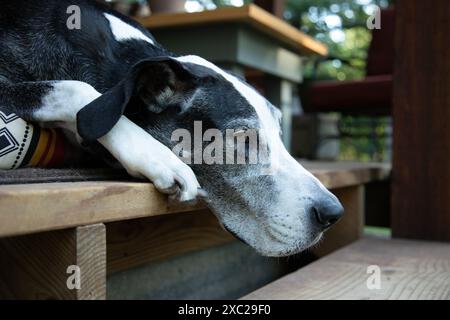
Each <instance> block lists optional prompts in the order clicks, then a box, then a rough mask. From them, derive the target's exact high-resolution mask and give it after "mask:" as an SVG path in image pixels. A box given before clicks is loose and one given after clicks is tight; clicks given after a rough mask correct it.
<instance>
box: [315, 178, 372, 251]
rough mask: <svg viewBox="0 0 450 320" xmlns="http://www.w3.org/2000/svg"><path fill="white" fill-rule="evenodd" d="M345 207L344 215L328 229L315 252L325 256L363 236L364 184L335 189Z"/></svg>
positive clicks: (334, 191)
mask: <svg viewBox="0 0 450 320" xmlns="http://www.w3.org/2000/svg"><path fill="white" fill-rule="evenodd" d="M333 193H334V194H335V195H336V196H337V197H338V198H339V200H340V201H341V203H342V205H343V206H344V208H345V214H344V217H343V218H342V219H341V220H340V221H339V222H338V223H337V224H336V225H335V226H333V228H331V229H330V230H329V231H327V232H326V233H325V235H324V238H323V240H322V241H321V242H320V244H319V245H317V246H316V247H315V248H314V249H313V252H314V253H315V254H316V255H317V256H319V257H323V256H325V255H327V254H329V253H331V252H333V251H336V250H337V249H340V248H342V247H344V246H346V245H348V244H350V243H352V242H354V241H356V240H358V239H359V238H361V236H362V233H363V228H364V212H365V210H364V186H363V185H359V186H354V187H347V188H340V189H335V190H333Z"/></svg>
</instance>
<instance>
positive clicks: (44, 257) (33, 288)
mask: <svg viewBox="0 0 450 320" xmlns="http://www.w3.org/2000/svg"><path fill="white" fill-rule="evenodd" d="M72 265H75V266H79V268H80V276H81V277H80V279H81V283H80V284H81V288H80V290H69V289H68V287H67V279H68V277H69V276H70V274H67V268H68V267H69V266H72ZM0 284H2V285H1V287H2V289H0V297H1V298H3V299H40V300H49V299H52V300H53V299H70V300H81V299H83V300H85V299H105V297H106V236H105V226H104V225H102V224H98V225H93V226H86V227H78V228H75V229H70V230H59V231H52V232H46V233H40V234H36V235H28V236H22V237H13V238H5V239H0Z"/></svg>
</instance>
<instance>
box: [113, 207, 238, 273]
mask: <svg viewBox="0 0 450 320" xmlns="http://www.w3.org/2000/svg"><path fill="white" fill-rule="evenodd" d="M106 229H107V246H108V259H107V261H108V263H107V265H108V268H107V269H108V274H112V273H115V272H118V271H123V270H127V269H130V268H132V267H137V266H140V265H144V264H148V263H151V262H155V261H161V260H165V259H168V258H171V257H174V256H177V255H180V254H184V253H188V252H192V251H197V250H201V249H205V248H208V247H212V246H217V245H221V244H224V243H227V242H230V241H233V240H234V238H233V237H232V236H231V235H230V234H229V233H228V232H226V231H224V230H223V229H222V227H221V226H220V225H219V223H218V220H217V218H216V217H215V216H214V215H213V214H212V213H211V212H210V211H209V210H201V211H196V212H190V213H184V214H174V215H170V216H159V217H152V218H147V219H139V220H132V221H127V222H114V223H110V224H107V226H106Z"/></svg>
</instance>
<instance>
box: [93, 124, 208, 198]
mask: <svg viewBox="0 0 450 320" xmlns="http://www.w3.org/2000/svg"><path fill="white" fill-rule="evenodd" d="M99 142H100V143H101V144H103V146H105V148H106V149H107V150H109V152H111V154H112V155H113V156H114V157H115V158H116V159H117V160H118V161H119V162H120V163H121V164H122V166H123V167H124V168H125V169H126V170H127V171H128V173H129V174H131V175H132V176H134V177H139V178H147V179H149V180H150V181H152V182H153V184H154V185H155V187H156V188H157V189H158V190H159V191H160V192H162V193H165V194H169V195H171V196H172V197H173V198H176V199H177V200H179V201H183V202H185V201H193V200H196V199H197V198H198V197H202V196H204V192H203V191H202V190H201V189H200V184H199V183H198V181H197V178H196V176H195V174H194V172H193V171H192V169H191V168H190V167H189V166H188V165H187V164H185V163H184V162H183V161H181V160H180V159H179V158H178V157H177V156H176V155H175V154H174V153H173V152H172V151H171V150H170V149H169V148H167V147H166V146H164V145H163V144H162V143H160V142H159V141H157V140H156V139H154V138H153V137H152V136H151V135H150V134H148V133H147V132H146V131H144V130H143V129H142V128H140V127H139V126H137V125H136V124H134V123H133V122H131V121H130V120H128V119H127V118H126V117H124V116H122V117H121V118H120V120H119V122H118V123H117V124H116V125H115V126H114V127H113V128H112V129H111V131H110V132H108V134H106V135H105V136H103V137H101V138H100V139H99Z"/></svg>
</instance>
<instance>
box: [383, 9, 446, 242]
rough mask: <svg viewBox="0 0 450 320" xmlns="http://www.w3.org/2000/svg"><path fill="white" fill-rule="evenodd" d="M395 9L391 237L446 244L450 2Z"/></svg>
mask: <svg viewBox="0 0 450 320" xmlns="http://www.w3.org/2000/svg"><path fill="white" fill-rule="evenodd" d="M396 9H397V10H396V11H397V15H398V17H397V31H396V32H397V34H396V51H397V57H396V60H395V69H396V71H395V85H394V88H395V90H394V145H393V185H392V210H391V211H392V232H393V236H394V237H402V238H414V239H426V240H438V241H450V192H449V189H450V165H449V159H450V134H449V121H450V95H449V89H450V72H449V70H450V59H449V56H450V41H449V36H448V30H450V19H449V17H450V1H448V0H435V1H421V0H399V1H397V2H396Z"/></svg>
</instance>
